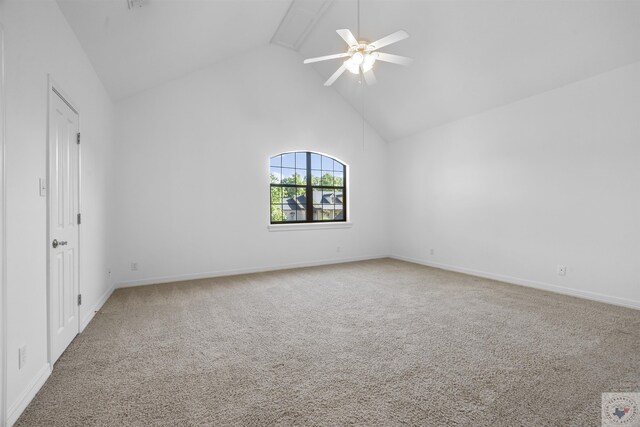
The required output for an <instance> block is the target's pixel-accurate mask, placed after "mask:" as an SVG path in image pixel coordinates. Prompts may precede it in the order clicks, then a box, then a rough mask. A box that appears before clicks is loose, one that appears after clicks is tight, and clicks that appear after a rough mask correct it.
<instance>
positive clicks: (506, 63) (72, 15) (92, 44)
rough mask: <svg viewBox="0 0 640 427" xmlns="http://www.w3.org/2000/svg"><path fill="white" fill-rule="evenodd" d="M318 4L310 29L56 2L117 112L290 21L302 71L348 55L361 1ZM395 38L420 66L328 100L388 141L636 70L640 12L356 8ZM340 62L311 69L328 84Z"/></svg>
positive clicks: (164, 8) (619, 6) (365, 23)
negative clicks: (133, 98)
mask: <svg viewBox="0 0 640 427" xmlns="http://www.w3.org/2000/svg"><path fill="white" fill-rule="evenodd" d="M311 2H316V3H318V4H320V3H323V4H324V6H321V7H317V8H315V9H317V16H315V17H313V18H312V19H310V18H309V17H308V16H291V10H292V9H293V8H290V5H291V3H292V2H291V1H290V0H268V1H265V0H213V1H194V0H150V1H149V5H148V6H145V7H143V8H140V9H134V10H132V11H130V10H128V9H127V6H126V1H125V0H122V1H105V0H103V1H86V0H58V4H59V5H60V8H61V10H62V12H63V13H64V15H65V17H66V18H67V20H68V22H69V23H70V25H71V27H72V28H73V29H74V31H75V32H76V35H77V36H78V39H79V40H80V43H81V44H82V46H83V48H84V49H85V51H86V52H87V55H88V56H89V58H90V60H91V61H92V63H93V65H94V67H95V69H96V72H97V73H98V75H99V76H100V78H101V79H102V81H103V82H104V84H105V87H106V88H107V90H108V91H109V93H110V94H111V96H112V98H113V99H114V100H119V99H122V98H125V97H127V96H129V95H131V94H134V93H136V92H138V91H140V90H144V89H146V88H149V87H152V86H155V85H158V84H160V83H162V82H164V81H167V80H170V79H173V78H177V77H180V76H182V75H184V74H186V73H189V72H191V71H194V70H196V69H198V68H202V67H204V66H207V65H208V64H211V63H214V62H217V61H221V60H224V59H226V58H229V57H231V56H234V55H237V54H239V53H242V52H244V51H247V50H250V49H252V48H256V47H259V46H261V45H264V44H267V43H269V42H270V40H271V39H272V37H273V36H274V33H276V30H277V29H278V27H279V25H280V23H281V21H282V22H283V23H284V22H287V19H286V18H289V20H290V21H291V22H289V24H290V25H291V26H292V28H298V29H299V34H301V35H302V36H304V37H302V38H300V39H298V40H297V42H296V43H292V45H293V48H295V49H297V50H298V51H299V52H300V55H301V56H300V58H301V60H302V58H305V57H313V56H320V55H325V54H330V53H337V52H342V51H345V50H346V45H345V43H344V42H343V41H342V39H341V38H340V37H339V36H338V35H337V34H336V32H335V30H336V29H339V28H350V29H351V30H352V31H353V32H354V34H355V33H356V32H357V31H356V30H357V29H356V27H357V13H356V11H357V8H356V1H355V0H335V1H333V2H331V1H325V0H296V1H295V2H294V3H293V4H294V6H295V5H296V4H298V5H300V4H303V5H304V4H305V3H311ZM305 7H306V6H305ZM312 9H313V8H312ZM287 11H289V14H287ZM283 18H285V20H284V21H283ZM296 19H297V20H298V21H296ZM398 29H404V30H406V31H407V32H408V33H409V34H410V36H411V37H410V38H409V39H407V40H404V41H401V42H399V43H397V44H394V45H392V46H389V47H387V48H385V49H383V50H384V51H386V52H389V53H396V54H400V55H406V56H411V57H413V58H414V59H415V62H414V63H413V64H412V65H411V66H410V67H408V68H405V67H400V66H396V65H393V64H388V63H377V64H376V68H375V72H376V75H377V78H378V84H377V85H375V86H371V87H365V86H363V84H360V83H358V78H357V77H356V76H355V75H351V74H349V73H345V74H344V75H343V76H342V77H341V78H340V79H339V80H338V81H337V82H336V84H334V86H332V87H331V88H327V90H337V91H338V92H339V93H340V94H341V95H342V96H343V97H344V99H345V100H346V101H347V102H349V103H350V104H351V105H352V106H353V107H354V108H355V109H357V110H359V111H362V106H363V105H364V116H365V118H366V119H367V121H368V122H369V123H370V124H371V125H372V126H373V127H374V128H375V129H376V130H377V131H378V132H379V133H380V135H381V136H382V137H383V138H385V139H386V140H387V141H394V140H397V139H399V138H402V137H405V136H408V135H410V134H413V133H416V132H418V131H421V130H424V129H428V128H430V127H434V126H437V125H439V124H442V123H446V122H450V121H454V120H458V119H460V118H463V117H465V116H469V115H473V114H477V113H480V112H482V111H485V110H487V109H490V108H494V107H498V106H500V105H504V104H507V103H510V102H514V101H517V100H519V99H523V98H526V97H529V96H532V95H535V94H538V93H541V92H545V91H548V90H551V89H554V88H557V87H560V86H563V85H565V84H568V83H571V82H574V81H577V80H581V79H584V78H587V77H590V76H594V75H596V74H599V73H602V72H605V71H608V70H612V69H614V68H618V67H621V66H624V65H627V64H630V63H633V62H636V61H640V1H635V0H628V1H624V0H585V1H580V0H576V1H562V0H557V1H538V0H521V1H513V0H468V1H465V0H455V1H453V0H442V1H426V0H423V1H417V0H413V1H411V0H394V1H390V0H361V6H360V39H363V40H367V41H372V40H375V39H378V38H380V37H382V36H385V35H387V34H389V33H391V32H393V31H396V30H398ZM339 61H340V60H333V61H327V62H322V63H317V64H313V65H308V67H313V68H314V69H315V70H316V71H317V72H318V73H319V74H320V75H321V76H322V77H323V78H324V79H326V78H328V77H329V76H330V75H331V74H332V73H333V71H334V70H335V69H337V68H338V66H339V65H340V62H339ZM639 78H640V77H639ZM363 97H364V99H363ZM363 101H364V102H363Z"/></svg>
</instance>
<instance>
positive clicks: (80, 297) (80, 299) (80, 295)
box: [78, 294, 82, 305]
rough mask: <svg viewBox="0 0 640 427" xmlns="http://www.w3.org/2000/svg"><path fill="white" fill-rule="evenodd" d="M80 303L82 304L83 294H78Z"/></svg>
mask: <svg viewBox="0 0 640 427" xmlns="http://www.w3.org/2000/svg"><path fill="white" fill-rule="evenodd" d="M78 305H82V294H78Z"/></svg>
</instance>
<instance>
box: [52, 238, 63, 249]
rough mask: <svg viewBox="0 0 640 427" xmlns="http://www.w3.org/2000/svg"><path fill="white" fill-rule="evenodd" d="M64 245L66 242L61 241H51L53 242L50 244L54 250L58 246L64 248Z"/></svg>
mask: <svg viewBox="0 0 640 427" xmlns="http://www.w3.org/2000/svg"><path fill="white" fill-rule="evenodd" d="M66 244H67V242H65V241H63V240H61V241H59V242H58V239H53V242H51V246H53V248H54V249H55V248H57V247H58V246H64V245H66Z"/></svg>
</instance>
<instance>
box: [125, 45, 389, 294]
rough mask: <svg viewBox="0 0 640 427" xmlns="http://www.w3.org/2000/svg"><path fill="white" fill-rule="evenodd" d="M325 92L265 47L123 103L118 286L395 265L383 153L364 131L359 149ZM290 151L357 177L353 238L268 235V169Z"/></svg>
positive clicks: (352, 190)
mask: <svg viewBox="0 0 640 427" xmlns="http://www.w3.org/2000/svg"><path fill="white" fill-rule="evenodd" d="M323 81H324V80H323V79H322V78H321V77H320V76H319V75H318V74H317V73H316V72H315V71H314V70H313V69H312V68H310V67H308V66H304V65H303V64H302V58H301V57H300V56H299V55H297V54H295V53H294V52H291V51H288V50H286V49H282V48H280V47H277V46H265V47H264V48H260V49H258V50H253V51H251V52H247V53H245V54H243V55H240V56H238V57H236V58H235V59H232V60H229V61H225V62H223V63H220V64H217V65H213V66H211V67H209V68H207V69H204V70H201V71H199V72H196V73H194V74H191V75H189V76H186V77H184V78H181V79H178V80H175V81H172V82H170V83H167V84H163V85H161V86H159V87H157V88H155V89H152V90H149V91H147V92H144V93H142V94H139V95H137V96H134V97H132V98H129V99H128V100H125V101H123V102H120V103H118V104H117V105H116V107H117V108H116V109H117V128H118V135H117V140H118V143H117V157H118V165H117V172H118V181H117V200H118V202H117V210H118V213H119V214H118V216H117V219H118V223H117V227H116V235H117V241H118V244H117V255H116V262H115V264H114V266H113V267H114V272H117V281H118V282H119V283H121V284H138V283H148V282H156V281H162V280H173V279H179V278H187V277H197V276H207V275H215V274H224V273H233V272H239V271H255V270H261V269H269V268H278V267H283V266H293V265H306V264H312V263H319V262H331V261H339V260H349V259H358V258H369V257H377V256H384V255H387V254H388V239H387V232H386V224H387V221H386V219H387V202H386V199H387V197H388V189H389V187H388V185H387V181H386V180H387V176H388V172H389V170H388V165H387V144H386V142H384V141H383V140H381V139H380V138H379V137H378V136H377V135H376V134H375V133H374V132H373V131H372V130H371V129H370V128H368V127H367V133H366V140H365V144H364V148H363V143H362V120H361V119H360V118H359V116H358V114H357V113H356V112H355V111H354V110H353V109H352V108H351V107H350V106H348V105H347V104H346V103H345V102H344V101H343V100H342V98H340V97H339V96H338V95H337V94H336V93H335V92H334V91H333V90H331V89H330V88H326V87H324V86H323V85H322V84H323ZM291 150H311V151H320V152H323V153H327V154H329V155H332V156H334V157H336V158H338V159H340V160H342V161H344V162H345V163H347V164H348V165H349V167H350V176H349V198H350V211H349V215H350V220H351V221H352V222H353V227H352V228H349V229H333V230H322V231H319V230H312V231H299V230H296V231H287V232H270V231H268V230H267V224H268V223H269V178H268V175H269V172H268V164H269V157H270V156H271V155H275V154H278V153H281V152H284V151H291ZM337 246H340V252H337ZM131 262H137V263H138V271H131V270H130V263H131Z"/></svg>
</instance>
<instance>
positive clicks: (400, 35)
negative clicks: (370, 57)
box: [369, 30, 409, 50]
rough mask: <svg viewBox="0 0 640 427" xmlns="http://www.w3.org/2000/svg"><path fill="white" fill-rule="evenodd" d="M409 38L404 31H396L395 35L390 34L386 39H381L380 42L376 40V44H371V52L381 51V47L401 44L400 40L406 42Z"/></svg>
mask: <svg viewBox="0 0 640 427" xmlns="http://www.w3.org/2000/svg"><path fill="white" fill-rule="evenodd" d="M407 37H409V34H408V33H407V32H406V31H404V30H400V31H396V32H395V33H392V34H389V35H388V36H386V37H383V38H381V39H380V40H376V41H374V42H371V43H369V46H371V50H376V49H380V48H381V47H385V46H389V45H390V44H392V43H395V42H399V41H400V40H404V39H406V38H407Z"/></svg>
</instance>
